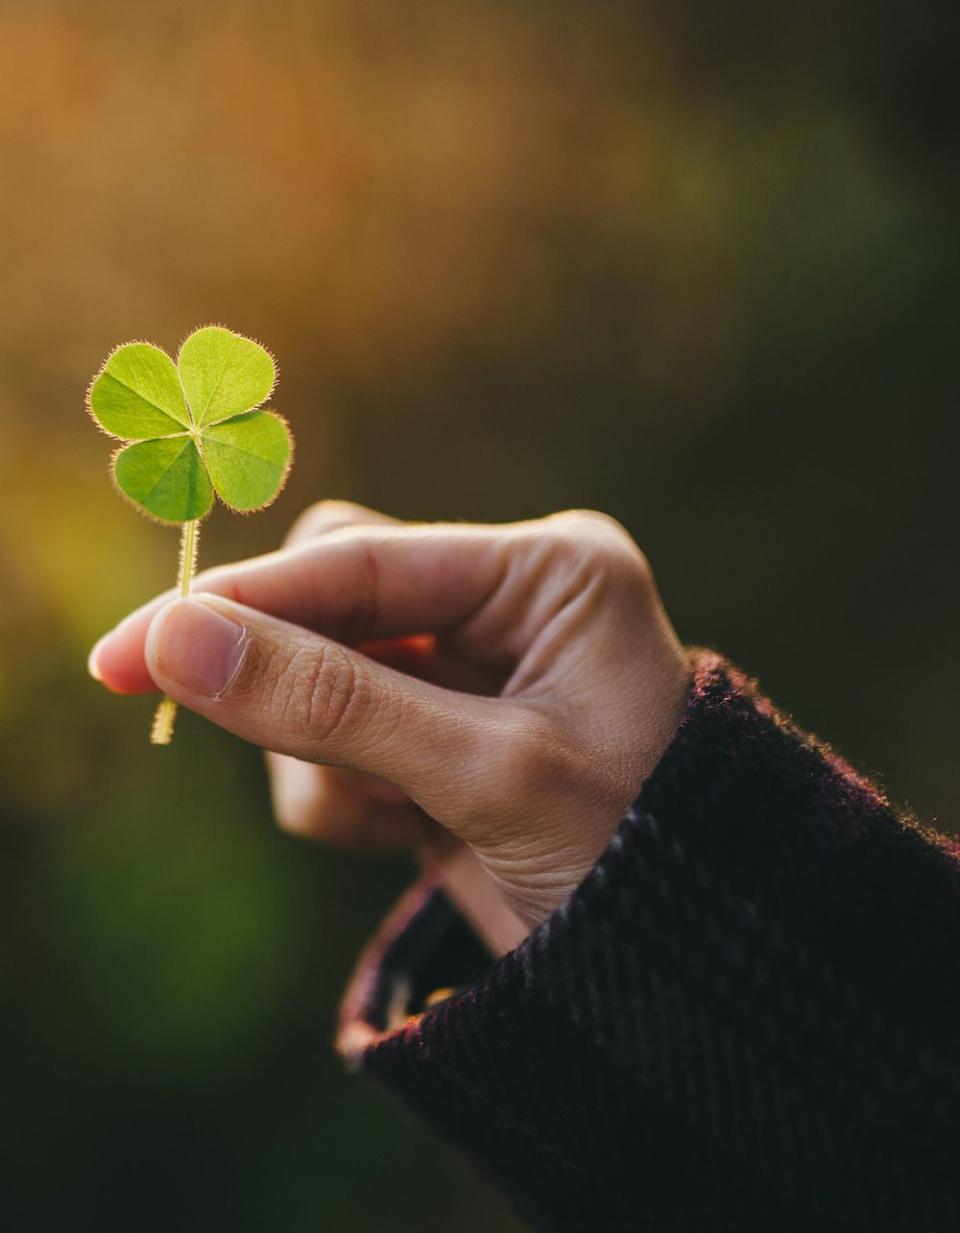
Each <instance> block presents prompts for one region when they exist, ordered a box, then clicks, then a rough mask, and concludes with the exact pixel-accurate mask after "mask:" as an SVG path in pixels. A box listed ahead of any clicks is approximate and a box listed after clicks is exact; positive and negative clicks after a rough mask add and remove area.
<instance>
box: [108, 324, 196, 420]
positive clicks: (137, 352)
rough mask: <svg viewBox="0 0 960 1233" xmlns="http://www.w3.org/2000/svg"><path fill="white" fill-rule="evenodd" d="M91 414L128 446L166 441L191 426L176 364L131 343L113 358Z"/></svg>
mask: <svg viewBox="0 0 960 1233" xmlns="http://www.w3.org/2000/svg"><path fill="white" fill-rule="evenodd" d="M90 411H91V413H92V415H93V417H94V419H95V420H96V421H97V423H98V424H100V426H101V427H102V428H104V429H106V431H107V432H109V433H110V434H111V435H112V436H114V437H120V438H121V439H123V440H125V441H131V440H133V441H135V440H142V439H144V438H146V437H163V436H167V435H168V434H170V433H172V432H180V431H181V429H183V428H185V427H189V424H190V414H189V412H188V410H187V404H186V402H185V401H184V397H183V390H182V389H181V386H180V381H179V378H178V377H177V370H176V368H175V367H174V364H173V360H171V358H170V356H169V355H167V353H166V352H165V351H161V350H160V348H159V347H152V346H151V345H150V344H149V343H127V344H126V345H125V346H123V347H118V348H117V349H116V351H114V352H113V354H112V355H110V356H109V357H108V359H107V362H106V363H105V364H104V366H103V368H102V369H101V371H100V373H99V375H98V376H97V379H96V380H95V381H94V383H93V385H92V387H91V389H90Z"/></svg>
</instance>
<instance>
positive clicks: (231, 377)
mask: <svg viewBox="0 0 960 1233" xmlns="http://www.w3.org/2000/svg"><path fill="white" fill-rule="evenodd" d="M177 367H178V368H179V370H180V380H181V381H182V382H183V388H184V391H185V393H186V395H187V401H188V402H189V404H190V409H191V411H192V412H193V418H194V422H195V423H196V424H197V425H198V426H202V425H204V424H216V423H219V422H220V421H221V420H226V419H229V418H230V417H231V416H233V415H237V414H239V413H240V412H242V411H249V410H250V409H251V408H253V407H258V406H259V405H260V404H261V403H262V402H263V401H264V400H265V399H266V398H267V396H268V395H269V393H270V391H271V390H272V389H273V383H274V381H275V379H276V369H275V367H274V363H273V357H272V356H271V355H270V353H269V351H265V350H264V348H263V347H261V346H260V344H259V343H255V342H253V341H251V339H249V338H244V337H243V336H242V335H241V334H234V333H233V332H232V330H225V329H224V328H223V327H222V326H219V325H208V326H204V327H203V328H202V329H199V330H195V331H194V332H193V333H192V334H191V335H190V337H189V338H188V339H187V340H186V341H185V342H184V344H183V346H182V347H181V348H180V354H179V355H178V356H177Z"/></svg>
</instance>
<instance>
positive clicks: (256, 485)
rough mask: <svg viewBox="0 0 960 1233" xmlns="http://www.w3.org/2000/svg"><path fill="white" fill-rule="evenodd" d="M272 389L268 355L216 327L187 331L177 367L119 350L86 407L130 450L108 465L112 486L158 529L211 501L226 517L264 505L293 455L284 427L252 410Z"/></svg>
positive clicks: (196, 513) (203, 510)
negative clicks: (225, 510) (231, 511)
mask: <svg viewBox="0 0 960 1233" xmlns="http://www.w3.org/2000/svg"><path fill="white" fill-rule="evenodd" d="M275 381H276V368H275V366H274V362H273V358H272V357H271V355H270V353H269V352H268V351H266V350H265V349H264V348H263V347H261V346H260V345H259V343H255V342H253V341H252V340H251V339H249V338H244V337H243V335H241V334H235V333H234V332H233V331H232V330H227V329H224V328H223V327H222V326H218V325H209V326H204V327H203V328H202V329H199V330H195V331H194V332H193V333H192V334H191V335H190V336H189V337H188V338H187V339H186V341H185V342H184V343H183V345H182V346H181V348H180V352H179V354H178V355H177V361H176V364H174V362H173V360H172V359H171V358H170V356H169V355H168V354H167V353H166V352H165V351H162V350H161V349H160V348H159V347H154V346H152V345H151V344H150V343H144V342H131V343H125V344H124V345H123V346H120V347H117V348H116V350H114V351H112V352H111V353H110V355H109V356H108V357H107V360H106V362H105V363H104V365H103V367H102V368H101V370H100V372H99V373H98V374H97V376H96V377H95V378H94V380H93V383H92V385H91V386H90V391H89V394H88V400H87V405H88V407H89V410H90V413H91V415H92V416H93V418H94V419H95V420H96V422H97V423H98V424H99V425H100V427H101V428H102V429H103V430H104V432H106V433H108V434H109V435H110V436H112V437H116V438H117V439H118V440H120V441H125V442H128V443H129V444H126V445H124V446H123V447H122V448H121V449H119V450H117V452H116V454H114V456H113V477H114V480H115V481H116V485H117V487H118V488H119V489H120V491H121V492H122V493H123V494H124V495H125V496H126V497H128V498H129V500H130V501H132V502H133V504H134V505H136V506H137V507H138V508H139V509H141V510H142V511H144V512H145V513H147V514H149V515H151V516H152V517H154V518H158V519H159V520H160V521H161V522H175V523H183V522H190V521H193V520H195V519H199V518H203V517H204V516H205V515H206V514H208V513H209V512H210V509H211V507H212V506H213V502H214V493H216V495H217V496H219V497H220V499H221V501H223V503H224V504H225V505H227V506H229V507H230V508H231V509H234V510H241V511H249V510H255V509H262V508H263V507H264V506H265V505H269V504H270V502H271V501H272V500H273V499H274V497H275V496H276V495H277V493H278V492H279V491H280V489H281V488H282V487H283V484H284V481H285V479H286V476H287V472H288V471H289V469H290V460H291V455H292V452H293V439H292V437H291V435H290V430H289V429H288V428H287V425H286V421H285V420H284V419H283V418H282V417H281V416H279V415H278V414H277V413H276V412H275V411H269V410H262V409H260V408H261V404H262V403H264V402H265V401H266V400H267V398H269V396H270V394H271V392H272V390H273V387H274V384H275Z"/></svg>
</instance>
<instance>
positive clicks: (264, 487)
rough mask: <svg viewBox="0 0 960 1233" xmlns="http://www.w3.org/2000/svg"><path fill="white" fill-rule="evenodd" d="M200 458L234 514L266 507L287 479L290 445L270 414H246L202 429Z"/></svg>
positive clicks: (280, 424) (284, 427)
mask: <svg viewBox="0 0 960 1233" xmlns="http://www.w3.org/2000/svg"><path fill="white" fill-rule="evenodd" d="M202 442H203V457H204V461H205V462H206V464H207V469H208V471H209V472H210V478H211V479H212V480H213V485H214V487H215V488H216V490H217V493H218V494H219V496H220V498H221V500H222V501H223V502H224V504H226V505H229V506H231V507H232V508H233V509H237V510H254V509H262V508H263V506H265V505H269V504H270V502H271V501H272V500H273V499H274V497H275V496H276V495H277V493H278V492H279V491H280V489H281V488H282V487H283V482H284V480H285V479H286V477H287V471H288V470H289V469H290V456H291V454H292V452H293V441H292V438H291V436H290V430H289V429H288V428H287V425H286V423H285V422H284V420H282V419H281V418H280V416H279V415H277V414H276V413H275V412H274V411H250V412H248V413H247V414H246V415H239V416H236V417H235V418H234V419H231V420H227V421H226V422H225V423H221V424H217V425H216V426H215V427H210V428H206V429H204V432H203V437H202Z"/></svg>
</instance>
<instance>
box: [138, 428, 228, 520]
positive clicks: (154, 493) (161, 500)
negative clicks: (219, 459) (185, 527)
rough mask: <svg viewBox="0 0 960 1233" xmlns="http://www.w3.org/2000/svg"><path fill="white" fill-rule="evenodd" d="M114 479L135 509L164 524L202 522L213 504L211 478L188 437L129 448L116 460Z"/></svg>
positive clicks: (162, 439) (144, 442)
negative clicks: (136, 506)
mask: <svg viewBox="0 0 960 1233" xmlns="http://www.w3.org/2000/svg"><path fill="white" fill-rule="evenodd" d="M113 475H114V479H115V480H116V481H117V487H118V488H119V489H120V490H121V492H123V493H125V494H126V496H128V497H129V498H130V500H131V501H133V503H134V504H135V505H139V506H140V508H141V509H144V510H146V512H147V513H148V514H152V515H153V516H154V518H160V519H162V520H163V521H164V522H188V521H189V520H191V519H193V518H202V517H203V516H204V514H206V513H207V512H208V510H209V509H210V506H211V505H212V504H213V489H212V487H211V485H210V477H209V476H208V475H207V472H206V468H205V467H204V465H203V461H202V460H201V458H200V453H199V451H198V450H197V447H196V445H195V444H194V442H193V440H192V439H191V438H190V437H188V436H186V435H184V436H180V437H165V438H161V439H159V440H157V441H138V442H136V444H134V445H128V446H127V447H126V448H125V449H122V450H120V451H119V453H117V454H116V456H115V457H114V460H113Z"/></svg>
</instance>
